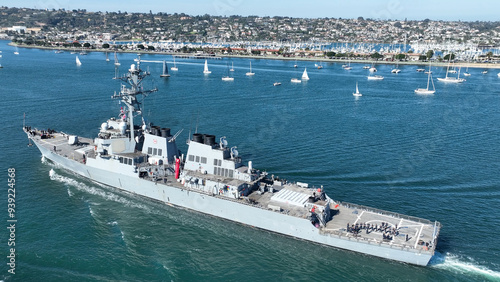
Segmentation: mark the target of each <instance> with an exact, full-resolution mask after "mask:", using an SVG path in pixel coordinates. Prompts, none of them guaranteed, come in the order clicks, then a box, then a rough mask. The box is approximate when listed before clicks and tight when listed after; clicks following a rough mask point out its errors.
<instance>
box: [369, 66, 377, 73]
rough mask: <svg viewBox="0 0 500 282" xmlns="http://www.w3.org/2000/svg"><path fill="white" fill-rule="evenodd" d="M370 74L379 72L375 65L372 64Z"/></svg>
mask: <svg viewBox="0 0 500 282" xmlns="http://www.w3.org/2000/svg"><path fill="white" fill-rule="evenodd" d="M369 71H370V72H377V68H375V64H372V67H371V68H370V69H369Z"/></svg>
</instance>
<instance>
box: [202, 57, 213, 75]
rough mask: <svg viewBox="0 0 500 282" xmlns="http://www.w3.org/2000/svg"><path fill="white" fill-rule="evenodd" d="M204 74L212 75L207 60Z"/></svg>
mask: <svg viewBox="0 0 500 282" xmlns="http://www.w3.org/2000/svg"><path fill="white" fill-rule="evenodd" d="M203 73H204V74H210V73H212V72H211V71H209V70H208V62H207V60H205V67H204V68H203Z"/></svg>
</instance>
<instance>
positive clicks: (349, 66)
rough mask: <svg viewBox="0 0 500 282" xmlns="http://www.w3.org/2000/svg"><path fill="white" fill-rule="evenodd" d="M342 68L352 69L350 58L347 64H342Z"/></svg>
mask: <svg viewBox="0 0 500 282" xmlns="http://www.w3.org/2000/svg"><path fill="white" fill-rule="evenodd" d="M343 68H344V69H345V70H351V69H352V68H351V60H349V62H348V64H347V65H344V66H343Z"/></svg>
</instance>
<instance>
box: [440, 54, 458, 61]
mask: <svg viewBox="0 0 500 282" xmlns="http://www.w3.org/2000/svg"><path fill="white" fill-rule="evenodd" d="M450 55H451V59H450ZM443 59H444V60H445V61H448V60H450V61H453V60H455V54H446V56H444V58H443Z"/></svg>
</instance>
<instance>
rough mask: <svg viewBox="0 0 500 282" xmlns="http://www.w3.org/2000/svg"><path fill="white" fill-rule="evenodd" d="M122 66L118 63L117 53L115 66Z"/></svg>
mask: <svg viewBox="0 0 500 282" xmlns="http://www.w3.org/2000/svg"><path fill="white" fill-rule="evenodd" d="M119 65H120V62H118V56H116V52H115V66H119Z"/></svg>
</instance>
